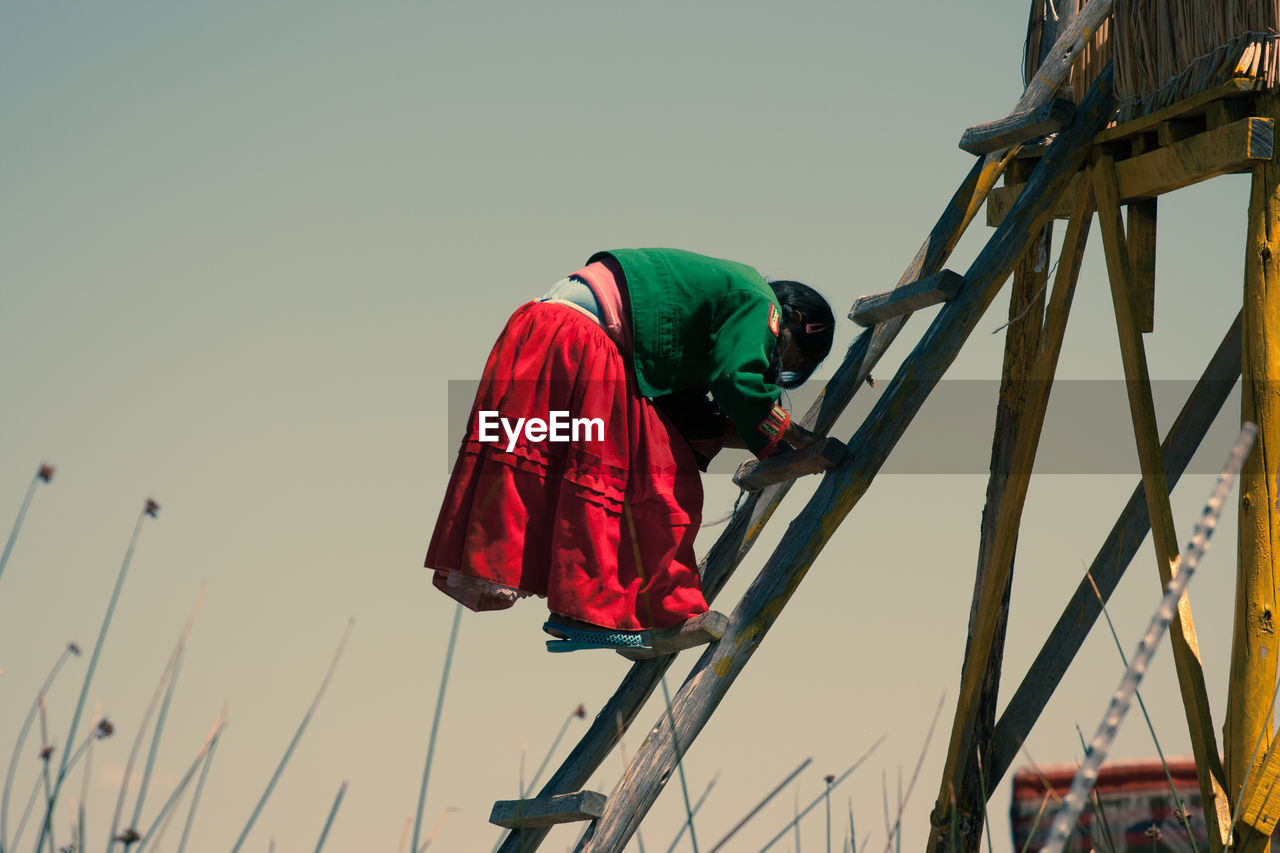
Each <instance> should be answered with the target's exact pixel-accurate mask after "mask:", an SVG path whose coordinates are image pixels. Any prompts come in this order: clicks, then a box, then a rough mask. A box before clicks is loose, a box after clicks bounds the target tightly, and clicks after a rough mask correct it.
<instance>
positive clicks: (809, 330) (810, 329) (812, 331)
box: [804, 323, 827, 335]
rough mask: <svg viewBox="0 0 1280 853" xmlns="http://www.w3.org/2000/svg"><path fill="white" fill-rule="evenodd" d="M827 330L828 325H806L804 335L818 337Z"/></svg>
mask: <svg viewBox="0 0 1280 853" xmlns="http://www.w3.org/2000/svg"><path fill="white" fill-rule="evenodd" d="M826 330H827V324H826V323H805V324H804V333H805V334H806V335H816V334H818V332H825V331H826Z"/></svg>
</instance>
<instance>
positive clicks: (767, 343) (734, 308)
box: [711, 291, 790, 457]
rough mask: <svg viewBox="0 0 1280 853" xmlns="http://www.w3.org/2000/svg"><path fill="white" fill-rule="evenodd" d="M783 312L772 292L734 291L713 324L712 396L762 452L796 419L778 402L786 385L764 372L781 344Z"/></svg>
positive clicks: (750, 444) (754, 450)
mask: <svg viewBox="0 0 1280 853" xmlns="http://www.w3.org/2000/svg"><path fill="white" fill-rule="evenodd" d="M777 317H778V307H777V305H776V304H775V303H774V302H773V301H771V300H770V299H768V298H767V297H765V296H763V295H761V294H758V293H752V292H750V291H733V292H731V293H730V294H729V295H728V296H727V297H726V298H725V299H724V300H723V301H722V302H721V303H720V305H718V306H717V309H716V314H715V319H714V322H713V324H712V329H711V393H712V396H714V397H715V399H716V404H717V405H719V406H720V410H721V411H723V412H724V413H725V414H726V415H727V416H728V417H729V419H730V420H731V421H733V425H734V426H735V427H736V428H737V430H738V434H739V435H741V436H742V439H743V441H745V442H746V444H747V447H748V448H749V449H750V450H751V452H752V453H755V454H756V455H757V456H761V457H763V456H765V455H768V453H769V452H771V451H772V450H773V448H774V446H776V444H777V443H778V438H779V437H780V436H781V433H782V431H783V430H785V429H786V427H787V424H788V423H789V422H790V416H789V415H787V413H786V412H785V411H784V410H783V409H782V408H781V407H780V406H778V405H777V402H778V397H779V396H781V394H782V389H780V388H779V387H778V386H777V385H774V384H773V383H771V382H768V381H766V380H765V376H764V375H765V372H766V371H767V370H768V369H769V356H770V354H771V353H772V352H773V348H774V347H775V346H776V345H777V340H778V337H777V334H776V333H775V332H774V329H776V328H777ZM771 320H772V321H773V322H772V323H771V322H770V321H771ZM771 327H772V328H771Z"/></svg>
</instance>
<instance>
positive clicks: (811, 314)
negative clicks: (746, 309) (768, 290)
mask: <svg viewBox="0 0 1280 853" xmlns="http://www.w3.org/2000/svg"><path fill="white" fill-rule="evenodd" d="M769 286H770V287H772V288H773V294H774V296H776V297H777V298H778V302H779V304H781V305H782V328H784V329H790V330H791V340H792V342H793V343H794V344H795V345H796V346H797V347H799V348H800V354H801V355H802V356H803V357H804V367H802V368H801V369H800V370H798V371H795V372H794V373H793V374H791V375H789V376H788V377H787V379H786V381H783V380H782V373H783V371H782V352H781V345H782V339H781V338H779V339H778V346H777V347H775V348H774V351H773V355H772V356H771V357H770V358H769V372H768V374H767V375H766V378H767V379H769V381H770V382H773V383H774V384H775V385H781V386H782V387H783V388H798V387H800V386H801V385H803V384H804V382H805V380H807V379H808V378H809V377H810V376H812V375H813V372H814V371H815V370H817V369H818V365H820V364H822V360H823V359H825V358H826V357H827V355H828V354H829V353H830V352H831V344H832V342H833V341H834V340H835V334H836V318H835V315H834V314H832V313H831V305H830V304H828V303H827V300H826V299H824V298H823V296H822V294H821V293H819V292H818V291H816V290H814V289H813V288H812V287H810V286H809V285H807V284H801V283H800V282H798V281H771V282H769ZM795 313H799V314H800V319H799V320H798V321H797V320H796V318H795V316H794V315H795Z"/></svg>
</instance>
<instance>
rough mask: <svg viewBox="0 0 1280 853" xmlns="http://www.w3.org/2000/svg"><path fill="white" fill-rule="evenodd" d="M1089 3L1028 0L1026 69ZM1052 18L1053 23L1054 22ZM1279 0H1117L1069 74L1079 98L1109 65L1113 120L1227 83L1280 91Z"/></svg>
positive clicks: (1033, 65)
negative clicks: (1115, 104) (1246, 81)
mask: <svg viewBox="0 0 1280 853" xmlns="http://www.w3.org/2000/svg"><path fill="white" fill-rule="evenodd" d="M1084 2H1087V0H1059V3H1058V5H1057V6H1056V7H1055V5H1054V2H1053V0H1032V3H1031V15H1030V21H1029V22H1028V27H1027V44H1026V53H1025V61H1024V74H1025V76H1026V78H1027V79H1030V75H1031V74H1032V73H1034V71H1035V69H1036V68H1037V67H1039V61H1040V58H1041V55H1042V51H1044V50H1047V49H1048V48H1049V46H1050V45H1051V44H1052V42H1053V38H1054V36H1055V32H1056V28H1057V27H1059V26H1061V23H1062V21H1065V20H1067V19H1069V18H1070V17H1072V16H1073V15H1074V14H1075V13H1076V11H1078V9H1079V8H1080V6H1082V5H1083V4H1084ZM1055 15H1056V17H1057V18H1058V20H1055ZM1277 40H1280V0H1116V2H1115V9H1114V11H1113V13H1112V20H1111V21H1110V23H1109V25H1107V26H1104V27H1102V28H1101V29H1100V30H1099V31H1098V33H1097V35H1096V36H1095V37H1094V41H1093V44H1092V45H1091V46H1090V48H1089V49H1088V50H1086V51H1085V54H1084V56H1083V58H1082V60H1081V63H1082V64H1081V65H1078V66H1077V67H1076V68H1075V69H1073V71H1072V75H1071V89H1072V91H1073V92H1074V93H1075V95H1076V98H1077V100H1078V99H1079V97H1080V96H1081V95H1082V94H1083V93H1084V91H1085V89H1087V88H1088V86H1089V84H1090V83H1091V82H1093V79H1094V77H1096V76H1097V73H1098V71H1100V70H1101V69H1102V67H1103V66H1104V65H1105V64H1106V63H1107V62H1108V61H1114V63H1115V85H1116V96H1117V98H1118V99H1119V101H1120V110H1119V115H1118V116H1117V118H1118V119H1119V120H1121V121H1125V120H1127V119H1130V118H1135V117H1137V116H1140V115H1145V114H1147V113H1149V112H1153V111H1155V110H1158V109H1161V108H1162V107H1166V106H1168V105H1170V104H1173V103H1175V102H1177V101H1180V100H1182V99H1184V98H1188V97H1190V96H1192V95H1195V94H1198V93H1200V92H1203V91H1205V90H1206V89H1210V88H1213V87H1214V86H1217V85H1220V84H1222V83H1226V82H1228V81H1229V80H1231V79H1233V78H1240V77H1244V78H1251V79H1252V80H1253V81H1254V83H1255V87H1256V88H1258V89H1266V90H1272V91H1274V90H1276V89H1280V49H1278V48H1277Z"/></svg>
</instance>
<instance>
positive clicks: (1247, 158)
mask: <svg viewBox="0 0 1280 853" xmlns="http://www.w3.org/2000/svg"><path fill="white" fill-rule="evenodd" d="M1273 137H1274V122H1273V121H1272V120H1271V119H1268V118H1246V119H1241V120H1240V121H1237V122H1233V123H1231V124H1227V125H1223V126H1222V127H1219V128H1215V129H1214V130H1209V131H1206V132H1204V133H1202V134H1200V135H1199V136H1193V137H1191V138H1190V139H1186V140H1183V141H1182V142H1179V143H1177V144H1176V145H1170V146H1168V147H1166V148H1159V149H1157V150H1155V151H1152V152H1150V153H1148V154H1143V155H1142V156H1140V157H1133V158H1130V159H1128V160H1122V161H1120V162H1119V163H1117V164H1116V167H1115V168H1116V181H1117V183H1118V185H1119V192H1120V199H1121V200H1122V201H1131V200H1133V199H1139V198H1153V197H1155V196H1158V195H1162V194H1164V193H1168V192H1173V191H1174V190H1177V189H1181V188H1182V187H1187V186H1191V185H1192V184H1197V183H1200V182H1201V181H1207V180H1208V179H1209V178H1216V177H1217V176H1218V175H1227V174H1230V173H1232V172H1238V171H1240V170H1242V169H1247V168H1251V167H1252V166H1253V165H1254V164H1255V163H1256V162H1257V161H1259V160H1270V159H1271V154H1272V150H1273Z"/></svg>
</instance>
